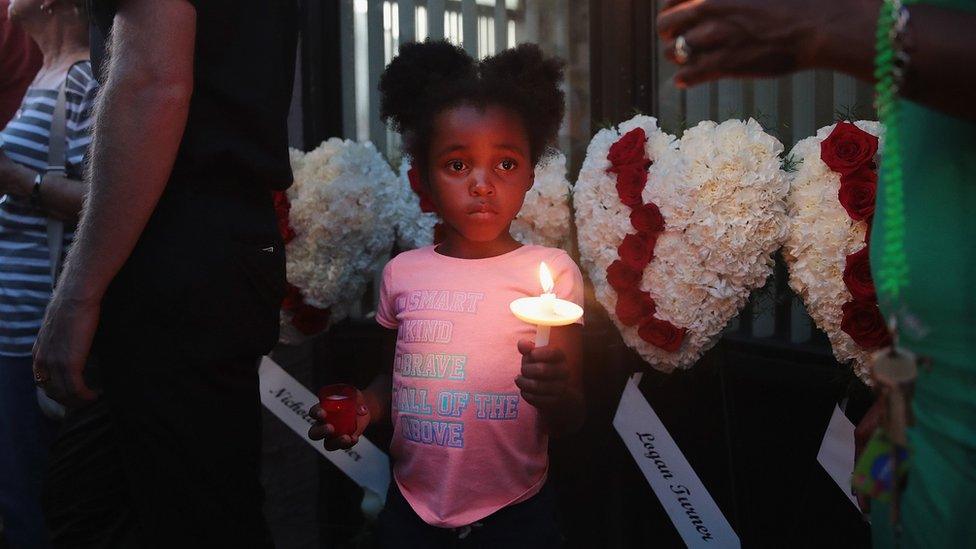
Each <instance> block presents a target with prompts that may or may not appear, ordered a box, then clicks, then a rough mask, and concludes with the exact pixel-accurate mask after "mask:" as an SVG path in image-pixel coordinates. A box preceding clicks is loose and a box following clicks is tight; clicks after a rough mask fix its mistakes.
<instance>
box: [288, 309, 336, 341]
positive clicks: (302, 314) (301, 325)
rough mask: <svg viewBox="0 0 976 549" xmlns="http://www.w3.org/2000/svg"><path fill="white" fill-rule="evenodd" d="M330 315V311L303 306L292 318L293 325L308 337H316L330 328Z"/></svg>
mask: <svg viewBox="0 0 976 549" xmlns="http://www.w3.org/2000/svg"><path fill="white" fill-rule="evenodd" d="M329 315H330V311H329V309H319V308H318V307H312V306H311V305H302V306H301V307H299V308H298V310H297V311H295V315H294V316H293V317H292V318H291V325H292V326H294V327H295V328H296V329H297V330H298V331H299V332H301V333H303V334H305V335H307V336H310V335H314V334H317V333H319V332H322V331H324V330H325V329H326V328H328V327H329Z"/></svg>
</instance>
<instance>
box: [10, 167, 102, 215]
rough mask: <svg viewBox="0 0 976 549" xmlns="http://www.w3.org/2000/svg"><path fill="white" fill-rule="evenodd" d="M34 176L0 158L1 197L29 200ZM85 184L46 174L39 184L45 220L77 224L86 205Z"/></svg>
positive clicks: (31, 171) (32, 190)
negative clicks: (9, 196)
mask: <svg viewBox="0 0 976 549" xmlns="http://www.w3.org/2000/svg"><path fill="white" fill-rule="evenodd" d="M36 177H37V172H35V171H34V170H32V169H30V168H27V167H25V166H21V165H20V164H17V163H16V162H14V161H12V160H10V159H9V158H7V157H6V156H3V155H0V194H9V195H11V196H16V197H19V198H30V196H31V194H33V192H34V180H35V179H36ZM85 189H87V186H86V185H85V183H84V181H79V180H77V179H69V178H67V177H63V176H60V175H55V174H47V175H45V176H44V181H43V183H41V193H40V194H41V205H42V206H43V208H44V211H45V213H47V215H48V217H53V218H55V219H61V220H63V221H76V220H77V219H78V215H79V214H80V213H81V206H82V204H83V203H84V201H85Z"/></svg>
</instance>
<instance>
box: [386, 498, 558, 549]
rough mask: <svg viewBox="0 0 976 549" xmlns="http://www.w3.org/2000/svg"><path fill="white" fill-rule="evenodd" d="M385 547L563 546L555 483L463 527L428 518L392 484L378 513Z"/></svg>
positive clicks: (536, 548) (548, 548)
mask: <svg viewBox="0 0 976 549" xmlns="http://www.w3.org/2000/svg"><path fill="white" fill-rule="evenodd" d="M379 537H380V547H383V548H384V549H385V548H391V549H392V548H396V549H449V548H464V549H468V548H471V549H475V548H477V549H482V548H483V549H495V548H499V547H504V548H505V549H522V548H524V549H552V548H557V547H561V546H562V534H560V532H559V527H558V526H557V524H556V500H555V494H554V491H553V489H552V486H551V485H550V484H548V483H547V484H546V485H545V486H543V487H542V490H540V491H539V493H538V494H536V495H534V496H532V497H531V498H529V499H527V500H525V501H523V502H521V503H517V504H515V505H510V506H508V507H505V508H502V509H500V510H498V511H496V512H494V513H492V514H491V515H489V516H487V517H485V518H484V519H482V520H480V521H477V522H476V523H475V524H472V525H470V526H467V527H462V528H438V527H436V526H431V525H429V524H427V523H426V522H424V520H423V519H421V518H420V517H419V516H418V515H417V513H415V512H414V510H413V508H411V507H410V504H409V503H408V502H407V500H406V499H404V497H403V494H402V493H400V490H399V488H398V487H397V484H396V482H391V483H390V490H389V492H388V494H387V496H386V506H385V507H384V508H383V511H382V512H381V513H380V517H379Z"/></svg>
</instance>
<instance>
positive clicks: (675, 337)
mask: <svg viewBox="0 0 976 549" xmlns="http://www.w3.org/2000/svg"><path fill="white" fill-rule="evenodd" d="M687 331H688V330H687V329H686V328H678V327H677V326H675V325H674V324H671V323H670V322H668V321H667V320H661V319H659V318H654V317H653V316H652V317H650V318H647V319H645V320H644V322H642V323H641V325H640V328H638V329H637V335H639V336H640V338H641V339H643V340H644V341H646V342H648V343H650V344H651V345H654V346H655V347H657V348H659V349H663V350H665V351H667V352H669V353H673V352H675V351H677V350H678V349H680V348H681V343H682V342H684V340H685V333H686V332H687Z"/></svg>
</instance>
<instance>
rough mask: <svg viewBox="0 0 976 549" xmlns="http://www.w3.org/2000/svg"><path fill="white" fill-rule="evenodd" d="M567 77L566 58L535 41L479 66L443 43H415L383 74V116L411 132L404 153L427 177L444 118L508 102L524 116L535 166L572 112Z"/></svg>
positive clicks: (398, 128) (404, 47) (405, 137)
mask: <svg viewBox="0 0 976 549" xmlns="http://www.w3.org/2000/svg"><path fill="white" fill-rule="evenodd" d="M562 80H563V63H562V61H560V60H559V59H557V58H554V57H549V58H547V57H545V56H544V55H543V53H542V50H541V49H539V46H537V45H535V44H521V45H519V46H517V47H515V48H511V49H507V50H504V51H502V52H500V53H498V54H496V55H494V56H491V57H487V58H485V59H483V60H482V61H480V62H477V61H475V60H474V59H472V58H471V56H470V55H468V54H467V53H466V52H465V51H464V50H463V49H461V48H459V47H457V46H454V45H452V44H450V43H448V42H445V41H442V40H438V41H431V40H427V41H425V42H422V43H409V44H404V45H402V46H401V47H400V53H399V55H397V57H396V58H394V59H393V61H392V62H391V63H390V64H389V65H388V66H387V67H386V70H385V71H383V74H382V76H380V84H379V90H380V95H381V100H380V116H381V117H382V118H383V120H384V121H386V122H387V123H389V124H390V126H391V127H392V128H393V129H394V130H396V131H398V132H400V133H401V134H403V145H404V151H405V152H406V153H407V155H409V156H410V158H411V161H412V162H413V164H414V165H415V166H416V167H418V168H419V169H420V172H421V173H422V174H426V173H427V166H426V163H427V156H428V148H429V147H430V140H431V134H432V133H433V121H434V118H435V117H436V116H437V115H438V114H439V113H441V112H442V111H444V110H446V109H449V108H452V107H456V106H458V105H474V106H477V107H481V108H483V107H486V106H488V105H500V106H503V107H506V108H508V109H511V110H512V111H513V112H515V113H516V114H518V115H519V116H520V117H521V119H522V123H523V124H524V125H525V130H526V132H528V138H529V146H530V154H531V157H532V158H531V159H532V163H533V164H535V163H536V162H537V161H538V160H539V158H541V157H542V154H543V153H544V151H545V150H546V148H547V147H548V146H551V145H553V144H554V143H555V141H556V136H557V134H558V132H559V125H560V123H561V122H562V118H563V114H564V112H565V95H564V93H563V91H562V90H561V89H560V88H559V85H560V83H561V82H562ZM425 179H426V177H425Z"/></svg>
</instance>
